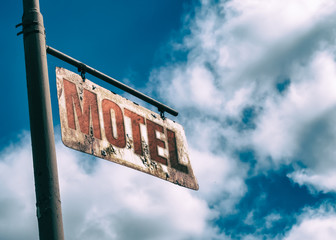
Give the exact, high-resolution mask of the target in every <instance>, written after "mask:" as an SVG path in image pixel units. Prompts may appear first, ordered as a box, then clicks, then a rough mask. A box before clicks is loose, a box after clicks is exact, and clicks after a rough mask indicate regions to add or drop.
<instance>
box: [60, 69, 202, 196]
mask: <svg viewBox="0 0 336 240" xmlns="http://www.w3.org/2000/svg"><path fill="white" fill-rule="evenodd" d="M56 77H57V96H58V103H59V111H60V119H61V129H62V130H61V131H62V141H63V143H64V145H66V146H68V147H70V148H72V149H75V150H78V151H81V152H85V153H88V154H92V155H94V156H97V157H99V158H103V159H106V160H109V161H112V162H115V163H119V164H122V165H124V166H127V167H131V168H134V169H136V170H139V171H142V172H145V173H148V174H151V175H153V176H156V177H159V178H162V179H164V180H167V181H169V182H172V183H175V184H178V185H181V186H184V187H187V188H191V189H194V190H198V184H197V180H196V178H195V176H194V174H193V170H192V168H191V165H190V160H189V155H188V149H187V141H186V137H185V133H184V130H183V127H182V126H181V125H180V124H178V123H176V122H174V121H171V120H169V119H167V118H165V119H162V118H161V117H160V115H158V114H156V113H155V112H152V111H150V110H148V109H146V108H143V107H141V106H139V105H137V104H135V103H133V102H131V101H129V100H127V99H125V98H123V97H121V96H119V95H117V94H114V93H112V92H111V91H109V90H107V89H104V88H102V87H100V86H98V85H96V84H95V83H93V82H91V81H89V80H88V79H85V81H83V80H82V78H81V76H80V75H78V74H76V73H73V72H70V71H68V70H66V69H63V68H56Z"/></svg>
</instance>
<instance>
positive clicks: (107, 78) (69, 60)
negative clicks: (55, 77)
mask: <svg viewBox="0 0 336 240" xmlns="http://www.w3.org/2000/svg"><path fill="white" fill-rule="evenodd" d="M47 53H49V54H50V55H52V56H54V57H56V58H59V59H61V60H62V61H64V62H67V63H69V64H71V65H73V66H75V67H77V68H79V69H82V70H84V71H85V72H87V73H89V74H91V75H93V76H95V77H97V78H99V79H101V80H103V81H105V82H107V83H110V84H112V85H113V86H115V87H117V88H119V89H121V90H123V91H125V92H128V93H130V94H132V95H133V96H135V97H137V98H139V99H141V100H143V101H145V102H147V103H149V104H152V105H153V106H156V107H157V108H158V110H159V111H160V112H162V113H163V112H167V113H170V114H171V115H173V116H177V115H178V112H177V111H176V110H174V109H172V108H170V107H168V106H166V105H164V104H162V103H160V102H158V101H156V100H155V99H153V98H151V97H149V96H147V95H145V94H143V93H141V92H139V91H137V90H135V89H133V88H131V87H129V86H127V85H125V84H123V83H121V82H119V81H118V80H116V79H114V78H111V77H110V76H107V75H106V74H104V73H102V72H99V71H97V70H96V69H94V68H92V67H90V66H88V65H86V64H84V63H82V62H80V61H78V60H76V59H74V58H72V57H70V56H68V55H66V54H64V53H62V52H60V51H58V50H56V49H54V48H52V47H50V46H47Z"/></svg>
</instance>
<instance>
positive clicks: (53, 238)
mask: <svg viewBox="0 0 336 240" xmlns="http://www.w3.org/2000/svg"><path fill="white" fill-rule="evenodd" d="M23 10H24V12H23V17H22V24H23V39H24V40H23V41H24V50H25V62H26V76H27V89H28V103H29V117H30V131H31V140H32V150H33V163H34V178H35V193H36V214H37V219H38V227H39V237H40V240H63V239H64V233H63V223H62V211H61V201H60V193H59V184H58V175H57V163H56V153H55V140H54V129H53V123H52V111H51V102H50V90H49V80H48V66H47V56H46V54H47V53H46V43H45V31H44V26H43V18H42V15H41V13H40V6H39V0H23Z"/></svg>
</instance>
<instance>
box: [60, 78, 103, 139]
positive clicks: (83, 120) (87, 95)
mask: <svg viewBox="0 0 336 240" xmlns="http://www.w3.org/2000/svg"><path fill="white" fill-rule="evenodd" d="M63 82H64V94H65V103H66V109H67V117H68V126H69V128H72V129H75V130H76V122H75V110H74V109H76V115H77V119H78V122H79V127H80V130H81V132H82V133H85V134H87V135H89V132H90V131H89V130H90V122H91V121H92V126H93V135H94V137H95V138H99V139H101V132H100V124H99V114H98V103H97V95H96V94H95V93H93V92H90V91H88V90H86V89H84V94H83V104H82V106H81V104H80V101H79V96H78V93H77V88H76V85H75V84H74V83H72V82H70V81H68V80H66V79H64V81H63ZM90 116H91V121H90Z"/></svg>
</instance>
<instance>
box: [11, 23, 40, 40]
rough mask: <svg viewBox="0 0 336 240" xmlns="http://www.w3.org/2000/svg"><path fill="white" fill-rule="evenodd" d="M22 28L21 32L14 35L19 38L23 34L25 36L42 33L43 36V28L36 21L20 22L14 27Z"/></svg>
mask: <svg viewBox="0 0 336 240" xmlns="http://www.w3.org/2000/svg"><path fill="white" fill-rule="evenodd" d="M20 26H22V31H20V32H18V33H17V34H16V35H17V36H19V35H21V34H24V35H25V36H27V35H29V34H31V33H42V34H45V29H44V27H43V26H42V25H41V24H39V22H38V21H31V22H22V23H19V24H17V25H16V26H15V28H18V27H20Z"/></svg>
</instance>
